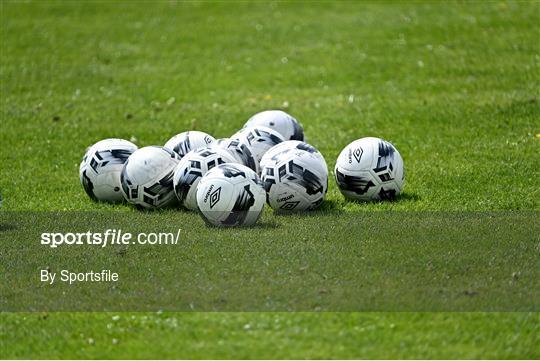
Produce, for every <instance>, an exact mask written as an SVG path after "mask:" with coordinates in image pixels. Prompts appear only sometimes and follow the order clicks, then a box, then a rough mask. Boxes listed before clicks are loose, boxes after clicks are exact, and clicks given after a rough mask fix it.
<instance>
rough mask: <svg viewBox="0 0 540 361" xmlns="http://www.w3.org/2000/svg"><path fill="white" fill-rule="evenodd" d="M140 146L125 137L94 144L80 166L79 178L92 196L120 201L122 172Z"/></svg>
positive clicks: (101, 199) (95, 198)
mask: <svg viewBox="0 0 540 361" xmlns="http://www.w3.org/2000/svg"><path fill="white" fill-rule="evenodd" d="M136 150H137V146H136V145H135V144H133V143H131V142H128V141H127V140H124V139H105V140H102V141H99V142H97V143H96V144H94V145H92V146H91V147H90V148H88V150H87V151H86V153H85V154H84V157H83V159H82V162H81V165H80V166H79V178H80V180H81V184H82V185H83V187H84V190H85V191H86V193H87V194H88V196H89V197H90V198H92V199H94V200H98V201H105V202H120V201H122V200H124V197H123V196H122V191H121V188H122V185H121V183H120V173H122V169H123V167H124V163H125V162H126V160H127V159H128V157H129V156H130V155H131V154H132V153H133V152H135V151H136Z"/></svg>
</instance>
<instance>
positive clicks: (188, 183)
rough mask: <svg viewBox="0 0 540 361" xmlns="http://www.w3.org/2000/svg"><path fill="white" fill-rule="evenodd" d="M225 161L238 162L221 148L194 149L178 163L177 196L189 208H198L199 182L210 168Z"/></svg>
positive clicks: (174, 180) (175, 178)
mask: <svg viewBox="0 0 540 361" xmlns="http://www.w3.org/2000/svg"><path fill="white" fill-rule="evenodd" d="M223 163H236V159H234V157H233V156H232V155H231V153H229V152H228V151H226V150H225V149H221V148H212V149H210V148H200V149H197V150H192V151H191V152H189V153H188V154H186V155H185V157H184V158H182V160H181V161H180V163H178V166H177V167H176V170H175V171H174V177H173V184H174V192H175V193H176V197H177V198H178V200H179V201H180V204H182V205H183V206H184V207H186V208H187V209H190V210H192V211H196V210H197V184H199V181H200V179H201V177H202V176H203V175H205V174H206V172H208V171H209V170H210V169H212V168H214V167H215V166H217V165H220V164H223Z"/></svg>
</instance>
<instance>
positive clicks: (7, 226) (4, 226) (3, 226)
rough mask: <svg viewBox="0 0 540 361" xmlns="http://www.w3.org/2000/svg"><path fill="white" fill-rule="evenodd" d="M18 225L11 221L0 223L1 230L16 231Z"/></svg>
mask: <svg viewBox="0 0 540 361" xmlns="http://www.w3.org/2000/svg"><path fill="white" fill-rule="evenodd" d="M16 230H17V226H16V225H14V224H9V223H0V232H10V231H16Z"/></svg>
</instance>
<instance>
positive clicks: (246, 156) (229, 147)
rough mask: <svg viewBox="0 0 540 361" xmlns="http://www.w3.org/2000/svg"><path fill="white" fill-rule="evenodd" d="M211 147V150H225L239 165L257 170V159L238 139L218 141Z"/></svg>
mask: <svg viewBox="0 0 540 361" xmlns="http://www.w3.org/2000/svg"><path fill="white" fill-rule="evenodd" d="M209 147H210V149H224V150H226V151H228V152H229V153H230V154H231V155H232V156H233V157H234V159H235V160H236V162H237V163H240V164H243V165H245V166H246V167H248V168H251V169H256V164H255V158H253V155H252V154H251V151H250V150H249V148H248V147H247V146H246V145H245V144H241V143H240V141H239V140H238V139H231V138H221V139H217V140H215V141H214V142H212V144H210V146H209Z"/></svg>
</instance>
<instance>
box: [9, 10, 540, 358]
mask: <svg viewBox="0 0 540 361" xmlns="http://www.w3.org/2000/svg"><path fill="white" fill-rule="evenodd" d="M0 6H1V34H0V36H1V39H2V40H1V48H0V49H1V54H0V55H1V59H0V64H1V67H0V80H1V84H0V90H1V103H0V104H1V109H0V110H1V118H0V122H1V123H0V127H1V131H0V144H1V147H0V175H1V176H0V191H1V193H2V196H3V210H12V211H15V210H19V211H34V210H57V211H61V210H114V211H118V210H126V211H129V210H131V208H129V207H127V206H125V205H119V206H111V205H106V204H96V203H93V202H91V201H90V200H89V199H88V197H87V196H86V194H85V193H84V192H83V190H82V187H81V186H80V184H79V182H78V163H79V161H80V158H81V157H82V155H83V153H84V150H85V149H86V147H87V146H89V145H90V144H92V143H94V142H96V141H98V140H100V139H102V138H106V137H121V138H126V139H131V138H134V139H136V143H137V144H138V145H139V146H145V145H150V144H163V143H165V141H166V140H167V139H168V138H169V137H170V136H172V135H174V134H176V133H178V132H181V131H184V130H189V129H197V130H203V131H206V132H208V133H210V134H212V135H214V136H215V137H226V136H228V135H230V134H232V133H233V132H234V131H235V130H236V129H238V128H239V127H241V126H242V125H243V123H244V122H245V121H246V120H247V118H249V116H251V115H252V114H253V113H255V112H257V111H260V110H263V109H269V108H283V109H284V110H286V111H288V112H290V113H291V114H293V115H294V116H295V117H297V119H299V120H300V121H301V122H302V124H303V125H304V129H305V132H306V136H307V140H308V142H310V143H311V144H313V145H314V146H316V147H317V148H319V150H320V151H321V152H322V153H323V155H324V156H325V158H326V161H327V163H328V166H329V167H330V168H332V167H333V166H334V164H335V159H336V157H337V155H338V153H339V151H340V150H341V149H342V148H343V147H344V146H345V145H346V144H348V143H349V142H350V141H352V140H354V139H356V138H360V137H363V136H379V137H383V138H385V139H387V140H389V141H392V142H393V144H394V145H395V146H396V147H397V148H398V149H399V151H400V152H401V154H402V155H403V158H404V160H405V167H406V170H407V177H406V182H407V183H406V186H405V191H404V195H403V197H402V198H401V199H400V200H399V201H397V202H392V203H376V204H361V203H350V202H345V201H344V200H343V198H342V196H341V195H340V194H339V191H338V190H337V187H336V186H335V184H334V182H333V181H330V188H329V193H328V199H327V202H326V204H325V205H324V210H325V213H324V217H322V218H321V221H320V225H322V226H325V228H326V229H332V228H331V227H332V225H336V224H340V220H341V221H343V219H344V218H343V217H354V216H355V215H359V216H360V215H361V214H362V213H361V212H371V211H381V210H385V211H404V212H407V211H456V212H461V213H463V212H467V211H496V212H500V211H516V210H533V211H538V210H540V207H539V203H538V199H540V197H539V195H540V191H539V189H540V187H539V185H540V184H539V181H538V169H539V167H540V157H539V156H538V154H539V150H540V139H539V137H538V134H539V133H540V122H539V119H540V91H539V89H540V87H539V83H540V82H539V80H540V44H539V41H538V39H539V38H540V25H539V24H540V3H538V2H474V3H473V2H470V3H452V2H449V3H436V2H430V3H415V4H412V3H411V4H408V3H361V4H358V3H353V2H339V3H337V2H336V3H330V2H328V3H322V2H321V3H313V4H311V3H310V4H309V5H308V4H307V3H301V2H295V3H281V2H272V3H262V2H261V3H234V4H228V3H217V4H214V3H175V2H168V1H167V2H159V3H152V4H150V3H140V2H139V3H127V2H118V3H109V2H85V3H80V4H78V3H75V2H73V3H71V2H69V3H68V2H65V3H62V2H7V1H3V2H1V4H0ZM174 214H175V215H177V217H178V218H177V219H178V222H179V224H181V225H182V226H183V227H188V226H187V225H189V228H190V231H191V232H192V234H193V235H194V236H193V238H194V239H195V240H196V239H197V238H196V235H198V234H200V235H201V237H202V238H201V239H203V238H204V239H207V238H208V239H210V238H212V237H214V238H215V239H214V241H217V242H223V244H228V242H232V240H233V239H234V237H236V233H235V232H234V231H233V232H216V235H215V236H211V235H210V233H211V230H209V229H207V228H206V227H205V226H204V225H203V222H202V221H201V220H200V219H199V217H198V216H197V215H193V214H188V213H186V212H180V211H179V212H175V213H174ZM464 214H465V213H464ZM153 217H154V218H155V219H156V220H159V219H160V217H164V219H165V218H166V217H170V214H169V213H167V214H165V215H162V214H160V213H156V214H154V215H153ZM263 221H264V222H266V223H270V224H273V225H274V226H275V227H277V230H276V231H275V232H276V234H280V232H284V229H289V228H290V229H293V230H294V232H293V235H292V236H291V237H290V239H289V240H290V242H291V243H290V244H293V245H297V244H298V243H299V242H302V240H299V239H298V237H299V236H297V235H302V237H301V238H303V237H307V238H309V241H310V242H308V245H304V246H298V247H291V246H290V244H288V243H287V242H276V248H272V252H271V254H272V255H273V257H274V258H273V261H275V262H277V263H280V262H283V263H285V264H286V257H287V255H290V254H291V252H299V251H301V250H302V247H310V248H311V249H312V250H318V249H320V250H324V251H325V252H330V251H332V250H335V248H332V247H328V246H327V245H326V244H325V242H328V241H330V242H336V244H337V246H336V247H338V246H339V244H340V243H339V242H340V241H341V240H345V241H344V243H343V244H347V242H348V241H352V238H357V237H358V236H359V234H355V233H354V232H352V233H351V232H350V231H348V230H347V229H346V228H345V227H341V228H335V229H336V233H335V234H333V235H331V236H328V237H327V238H324V237H323V236H322V235H324V234H325V232H321V234H322V235H321V234H319V235H314V233H316V232H317V230H316V226H317V224H315V225H314V223H317V221H318V219H317V218H311V217H290V218H286V217H281V216H280V217H276V216H274V215H273V214H272V211H271V210H270V209H267V210H266V214H265V216H264V218H263ZM514 226H515V227H517V228H518V229H519V230H520V231H521V232H523V231H526V230H527V229H525V228H523V227H522V228H520V225H519V224H517V225H514ZM314 229H315V231H314ZM11 232H12V231H11ZM263 233H264V234H265V235H266V236H267V237H271V234H272V230H268V229H266V230H265V231H264V232H263ZM458 233H459V232H458ZM3 234H4V235H6V237H10V234H12V233H10V231H9V230H8V231H7V232H3ZM238 234H241V237H240V242H242V243H241V244H242V247H243V248H242V249H244V250H250V248H249V244H248V243H247V241H248V240H250V239H255V238H256V237H257V236H258V231H257V229H255V230H242V231H238ZM530 235H533V233H532V231H531V233H530ZM463 239H465V238H463ZM423 240H425V241H426V245H427V246H426V247H427V248H423V251H424V252H425V253H424V254H423V255H422V257H421V258H420V259H415V258H414V257H413V256H412V255H414V250H415V249H414V248H412V249H411V248H407V247H409V246H411V243H409V244H407V243H402V244H400V243H399V242H398V243H396V244H390V243H389V244H388V246H389V247H390V248H388V249H386V251H387V252H388V250H389V249H391V250H394V251H395V252H394V254H395V255H402V254H403V255H411V256H410V257H408V258H406V257H405V256H403V257H402V258H401V259H400V258H399V257H396V259H397V260H398V261H399V262H401V264H403V265H407V266H408V267H411V268H410V269H412V270H414V269H415V266H416V265H418V266H419V267H420V266H421V267H425V262H424V261H426V260H428V261H429V260H430V254H429V252H428V251H429V250H430V249H437V248H430V246H429V245H432V246H433V245H436V244H437V242H436V239H435V238H434V237H431V238H425V239H422V238H419V239H418V240H417V242H418V243H412V245H414V246H415V247H420V244H421V243H422V241H423ZM461 240H462V239H460V238H459V237H458V238H456V239H454V241H455V243H449V246H448V247H450V248H451V247H454V248H457V246H458V245H459V242H460V241H461ZM488 241H489V237H487V238H486V240H485V242H480V243H479V244H478V245H477V247H476V248H475V244H474V242H471V240H470V239H468V242H469V243H467V244H468V247H470V248H469V250H470V251H471V255H470V257H466V255H464V254H463V255H462V257H458V258H456V259H450V260H448V262H455V263H454V264H452V266H453V267H454V268H455V269H456V272H457V273H458V274H460V273H459V272H461V274H460V276H461V277H466V276H467V274H470V275H471V278H470V280H475V279H478V278H477V277H479V276H478V275H477V274H475V273H474V272H471V270H474V269H479V268H480V267H481V266H482V264H483V262H488V261H489V259H488V258H486V259H484V260H483V259H482V254H494V253H493V252H495V254H496V255H498V256H499V257H500V258H498V259H497V261H500V263H497V264H498V265H499V267H502V268H499V269H494V271H493V274H492V275H493V277H494V279H495V281H501V282H503V281H504V279H505V278H504V277H510V276H511V275H509V274H508V273H511V272H510V270H511V269H513V268H515V267H517V266H522V265H524V264H525V263H520V260H522V259H525V258H526V257H527V256H528V257H529V258H528V262H527V263H526V264H527V265H534V264H535V263H534V262H535V260H537V258H534V257H535V256H537V248H534V245H537V244H538V240H537V238H534V237H533V236H530V237H529V236H528V235H527V233H524V234H522V237H521V238H519V239H518V238H516V239H510V240H509V242H510V243H509V246H511V245H512V243H511V242H512V241H515V242H518V241H519V242H528V243H516V244H521V246H523V244H525V246H523V248H519V247H517V248H516V249H515V253H512V252H510V251H509V252H506V253H505V252H503V251H502V250H501V249H499V250H493V244H490V243H489V242H488ZM3 244H4V245H5V243H3ZM231 244H232V243H231ZM384 244H385V243H383V245H384ZM203 245H204V243H203V244H202V245H198V248H197V250H199V251H201V252H203V250H201V249H202V248H203ZM266 246H268V244H266ZM438 247H442V249H443V250H444V244H442V245H441V244H439V245H438ZM381 248H382V247H381ZM262 249H264V248H257V249H255V248H252V249H251V251H253V252H256V251H261V250H262ZM382 249H383V251H384V248H382ZM503 249H504V248H503ZM136 250H137V249H133V252H132V253H129V254H128V256H129V257H130V258H129V259H130V261H132V262H136V261H138V260H139V259H141V258H142V257H143V256H144V255H143V254H138V253H137V252H136ZM227 250H228V251H229V252H233V251H234V244H232V246H231V247H230V248H228V249H227ZM377 250H378V249H377V247H375V248H373V249H372V252H371V253H369V255H370V256H372V257H377V256H378V257H381V259H382V254H384V253H382V254H381V253H377V252H375V251H377ZM439 250H440V249H439ZM525 250H529V251H525ZM2 251H3V252H2V254H1V255H0V257H2V258H1V259H2V265H1V267H2V273H5V271H6V269H7V267H8V266H11V265H13V264H17V261H18V259H17V258H15V259H14V262H11V260H9V262H8V259H7V258H6V254H7V251H8V249H7V248H4V249H3V250H2ZM11 251H13V250H11ZM342 252H343V250H342ZM441 252H442V251H441ZM497 252H499V253H497ZM441 254H442V253H441ZM505 254H506V258H505ZM197 255H198V256H200V257H201V259H204V257H205V256H207V254H205V253H204V252H203V253H201V254H197ZM244 256H245V254H244ZM331 256H332V253H322V254H321V258H318V259H317V258H314V259H306V262H308V263H310V262H315V263H316V262H321V261H322V260H324V259H325V258H330V257H331ZM14 257H17V253H16V252H15V253H14ZM520 257H523V258H520ZM437 261H438V262H440V266H441V267H444V265H445V260H444V259H443V258H442V257H441V258H440V259H437ZM18 262H19V263H18V264H22V265H24V264H25V263H24V260H23V261H18ZM365 262H366V263H362V262H361V261H360V264H359V265H358V267H359V268H360V269H362V267H363V266H366V265H368V266H369V265H372V264H371V263H369V260H368V261H365ZM505 262H506V263H505ZM536 262H537V261H536ZM436 264H438V263H436ZM40 266H41V265H40ZM365 269H367V270H370V269H371V268H369V267H368V268H365ZM394 270H396V272H399V270H400V263H398V264H397V265H396V266H395V267H394ZM404 270H405V268H404ZM498 271H500V272H498ZM241 272H242V270H241V269H240V274H241V275H242V273H241ZM404 272H405V271H404ZM436 272H437V271H436ZM512 272H513V271H512ZM404 274H405V273H404ZM425 274H426V275H427V273H425ZM527 275H532V276H534V275H535V273H534V268H532V269H531V271H523V276H522V277H524V278H525V279H526V280H527ZM369 276H370V273H368V274H367V275H365V277H366V278H369ZM485 276H486V277H488V276H489V269H488V270H487V273H486V274H485ZM373 277H374V278H375V277H380V275H378V274H376V273H373ZM475 277H476V278H475ZM383 279H384V277H383ZM480 280H482V278H480ZM471 282H472V281H471ZM526 282H530V283H527V285H530V287H531V288H530V292H532V294H533V296H534V294H535V292H536V295H537V294H538V285H537V283H534V282H533V281H531V280H529V281H526ZM480 286H482V285H480ZM536 299H538V298H536ZM537 308H538V307H537V305H536V308H534V309H535V310H536V309H537ZM114 315H116V314H108V313H31V314H30V313H27V314H21V313H2V314H1V315H0V356H1V357H2V358H9V357H12V358H55V357H56V358H79V357H82V358H100V357H101V358H106V357H123V358H126V357H127V358H129V357H133V358H136V357H179V358H180V357H185V358H208V357H219V358H227V357H236V358H244V357H256V358H279V357H287V358H305V357H312V358H320V357H328V358H329V357H336V358H354V357H358V358H361V357H372V358H378V357H381V358H395V357H402V358H455V357H462V358H481V357H483V358H489V357H494V358H538V357H540V355H539V354H538V351H537V350H536V349H535V348H534V344H538V341H539V340H538V334H539V332H538V324H539V322H538V321H539V318H538V313H536V312H529V313H496V314H493V313H466V314H462V313H392V312H387V313H280V314H275V313H172V314H170V313H164V314H158V315H156V314H154V313H146V314H142V313H121V314H120V320H118V321H113V320H112V317H113V316H114ZM109 324H111V327H108V325H109ZM248 324H249V325H250V326H249V328H248V329H246V328H245V325H248ZM392 325H393V326H392ZM90 338H92V339H93V340H94V343H93V344H91V343H89V342H88V340H89V339H90ZM113 338H114V339H117V340H118V342H117V343H116V344H113V341H112V339H113Z"/></svg>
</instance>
